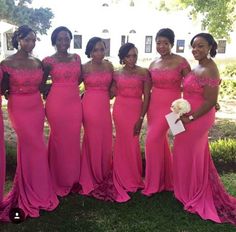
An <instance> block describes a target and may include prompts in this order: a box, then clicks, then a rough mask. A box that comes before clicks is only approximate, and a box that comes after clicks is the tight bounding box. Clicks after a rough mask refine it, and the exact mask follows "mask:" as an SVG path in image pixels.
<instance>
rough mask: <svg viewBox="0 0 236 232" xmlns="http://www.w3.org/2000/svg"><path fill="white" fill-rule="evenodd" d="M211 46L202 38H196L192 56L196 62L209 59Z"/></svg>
mask: <svg viewBox="0 0 236 232" xmlns="http://www.w3.org/2000/svg"><path fill="white" fill-rule="evenodd" d="M210 49H211V46H209V44H208V42H207V41H206V40H205V39H204V38H202V37H200V36H199V37H196V38H195V39H194V41H193V44H192V54H193V56H194V58H195V60H202V59H204V58H206V57H207V55H208V53H209V51H210Z"/></svg>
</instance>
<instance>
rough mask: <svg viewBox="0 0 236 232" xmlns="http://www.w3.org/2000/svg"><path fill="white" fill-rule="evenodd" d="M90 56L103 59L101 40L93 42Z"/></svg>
mask: <svg viewBox="0 0 236 232" xmlns="http://www.w3.org/2000/svg"><path fill="white" fill-rule="evenodd" d="M90 56H91V58H92V59H93V60H97V61H101V60H103V58H104V57H105V45H104V43H103V42H102V41H99V42H97V43H96V44H95V46H94V48H93V50H92V52H91V54H90Z"/></svg>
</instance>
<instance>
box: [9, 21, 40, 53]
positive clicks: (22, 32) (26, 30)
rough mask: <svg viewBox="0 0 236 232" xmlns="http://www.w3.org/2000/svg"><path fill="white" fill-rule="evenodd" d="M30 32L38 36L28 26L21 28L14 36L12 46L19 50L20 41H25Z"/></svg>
mask: <svg viewBox="0 0 236 232" xmlns="http://www.w3.org/2000/svg"><path fill="white" fill-rule="evenodd" d="M30 32H33V33H34V34H35V35H36V32H35V31H34V30H33V29H32V28H30V27H29V26H27V25H22V26H20V27H19V28H18V29H17V30H16V31H15V32H14V33H13V36H12V40H11V43H12V46H13V47H14V48H15V49H18V44H19V40H21V39H24V38H25V37H26V36H27V35H28V34H29V33H30Z"/></svg>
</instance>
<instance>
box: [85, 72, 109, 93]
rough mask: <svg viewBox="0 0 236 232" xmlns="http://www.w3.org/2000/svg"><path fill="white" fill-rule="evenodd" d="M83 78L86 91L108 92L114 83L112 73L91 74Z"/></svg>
mask: <svg viewBox="0 0 236 232" xmlns="http://www.w3.org/2000/svg"><path fill="white" fill-rule="evenodd" d="M83 78H84V85H85V89H86V90H108V89H109V87H110V85H111V82H112V72H108V71H103V72H101V71H100V72H91V73H88V74H85V75H84V76H83Z"/></svg>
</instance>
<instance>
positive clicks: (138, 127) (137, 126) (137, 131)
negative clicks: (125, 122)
mask: <svg viewBox="0 0 236 232" xmlns="http://www.w3.org/2000/svg"><path fill="white" fill-rule="evenodd" d="M142 123H143V119H142V118H140V119H139V120H138V121H137V122H136V123H135V125H134V136H137V135H139V134H140V131H141V128H142Z"/></svg>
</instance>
